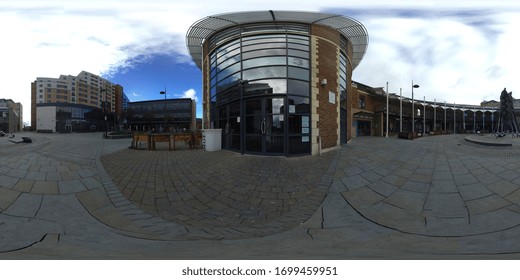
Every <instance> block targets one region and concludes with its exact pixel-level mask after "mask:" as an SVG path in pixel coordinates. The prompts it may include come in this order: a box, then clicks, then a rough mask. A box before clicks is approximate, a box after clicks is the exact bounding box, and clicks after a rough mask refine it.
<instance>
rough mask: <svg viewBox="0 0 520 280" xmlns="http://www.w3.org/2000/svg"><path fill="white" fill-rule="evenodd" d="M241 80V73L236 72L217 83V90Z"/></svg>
mask: <svg viewBox="0 0 520 280" xmlns="http://www.w3.org/2000/svg"><path fill="white" fill-rule="evenodd" d="M238 80H240V73H236V74H234V75H231V76H229V77H227V78H225V79H224V80H222V81H220V82H218V83H217V90H218V91H220V90H222V89H224V88H227V87H229V86H231V85H233V84H236V82H237V81H238Z"/></svg>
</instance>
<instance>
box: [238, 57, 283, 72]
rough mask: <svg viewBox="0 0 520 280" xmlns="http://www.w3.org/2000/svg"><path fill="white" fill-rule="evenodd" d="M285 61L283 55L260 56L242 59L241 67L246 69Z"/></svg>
mask: <svg viewBox="0 0 520 280" xmlns="http://www.w3.org/2000/svg"><path fill="white" fill-rule="evenodd" d="M286 63H287V58H286V57H285V56H271V57H260V58H253V59H248V60H244V62H243V63H242V68H243V69H248V68H254V67H258V66H267V65H285V64H286Z"/></svg>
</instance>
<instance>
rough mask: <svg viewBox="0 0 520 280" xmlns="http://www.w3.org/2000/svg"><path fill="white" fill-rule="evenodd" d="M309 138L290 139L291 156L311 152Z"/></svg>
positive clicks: (295, 137)
mask: <svg viewBox="0 0 520 280" xmlns="http://www.w3.org/2000/svg"><path fill="white" fill-rule="evenodd" d="M309 138H310V137H309V136H291V137H289V154H290V155H299V154H308V153H310V152H311V143H310V139H309Z"/></svg>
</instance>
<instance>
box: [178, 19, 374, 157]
mask: <svg viewBox="0 0 520 280" xmlns="http://www.w3.org/2000/svg"><path fill="white" fill-rule="evenodd" d="M186 42H187V46H188V49H189V52H190V55H191V56H192V58H193V61H194V62H195V64H196V65H197V66H198V67H199V68H200V69H201V70H202V73H203V91H204V92H203V107H204V112H203V125H204V127H205V128H221V129H222V148H224V149H229V150H234V151H238V152H241V153H248V154H262V155H285V156H292V155H308V154H318V153H320V152H321V151H323V150H328V149H334V148H336V147H338V146H339V145H341V144H342V143H346V141H347V140H348V139H349V138H350V137H351V133H350V131H348V129H347V127H348V123H349V122H351V120H349V118H350V117H349V116H348V114H347V108H349V107H348V104H349V103H350V102H351V101H350V100H349V95H350V94H349V93H350V92H351V76H352V71H353V69H354V68H355V67H356V66H357V65H358V64H359V63H360V61H361V59H362V58H363V56H364V54H365V50H366V48H367V45H368V34H367V32H366V29H365V28H364V26H363V25H362V24H361V23H359V22H358V21H356V20H354V19H352V18H348V17H344V16H341V15H332V14H324V13H311V12H295V11H256V12H243V13H230V14H221V15H215V16H210V17H206V18H203V19H201V20H199V21H197V22H196V23H194V24H193V25H192V26H191V27H190V29H189V30H188V32H187V36H186Z"/></svg>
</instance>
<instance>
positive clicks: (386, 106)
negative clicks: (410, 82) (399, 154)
mask: <svg viewBox="0 0 520 280" xmlns="http://www.w3.org/2000/svg"><path fill="white" fill-rule="evenodd" d="M388 109H389V108H388V82H386V138H388Z"/></svg>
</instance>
